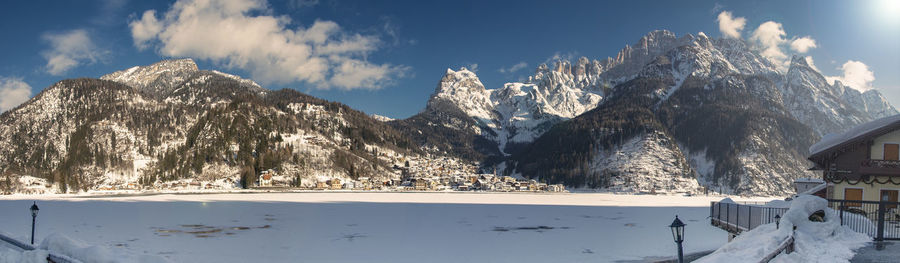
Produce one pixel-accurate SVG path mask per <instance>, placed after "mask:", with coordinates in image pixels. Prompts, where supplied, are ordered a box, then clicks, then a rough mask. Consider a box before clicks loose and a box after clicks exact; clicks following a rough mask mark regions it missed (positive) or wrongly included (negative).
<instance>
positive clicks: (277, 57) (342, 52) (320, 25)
mask: <svg viewBox="0 0 900 263" xmlns="http://www.w3.org/2000/svg"><path fill="white" fill-rule="evenodd" d="M271 13H272V10H270V9H269V7H268V4H267V3H266V2H265V1H263V0H234V1H204V0H180V1H178V2H176V3H175V4H174V5H172V7H171V8H170V9H169V10H168V11H166V12H165V14H162V15H161V16H160V17H157V14H156V12H155V11H154V10H148V11H146V12H144V14H143V15H142V17H141V18H140V19H138V20H133V21H131V22H130V23H129V27H130V28H131V33H132V38H133V39H134V43H135V46H136V47H137V48H139V49H142V48H148V47H153V48H155V49H156V51H157V52H158V53H159V54H161V55H164V56H169V57H192V58H196V59H207V60H211V61H212V62H214V63H216V64H219V65H221V66H224V67H226V68H237V69H243V70H247V71H249V72H250V74H251V75H252V77H253V78H254V80H257V81H260V82H262V83H264V84H268V83H292V82H306V83H309V84H312V85H313V86H314V87H316V88H320V89H328V88H340V89H358V88H362V89H378V88H381V87H383V86H385V85H388V84H391V83H392V82H393V80H394V79H396V78H399V77H402V76H403V75H404V74H405V72H406V71H408V67H405V66H395V65H391V64H373V63H371V62H368V61H367V59H366V58H367V57H368V55H369V54H371V53H372V52H375V51H377V50H378V45H379V44H380V42H381V41H380V39H379V38H377V37H375V36H366V35H361V34H357V33H351V32H346V31H345V30H344V29H342V28H341V27H340V26H339V25H338V24H337V23H335V22H332V21H323V20H317V21H315V22H314V23H313V24H312V25H310V26H309V27H306V28H304V27H302V26H301V27H297V28H288V26H289V25H290V24H291V19H290V18H289V17H287V16H272V15H270V14H271Z"/></svg>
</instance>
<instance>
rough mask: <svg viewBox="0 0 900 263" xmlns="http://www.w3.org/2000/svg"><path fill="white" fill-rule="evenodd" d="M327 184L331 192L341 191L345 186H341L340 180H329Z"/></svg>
mask: <svg viewBox="0 0 900 263" xmlns="http://www.w3.org/2000/svg"><path fill="white" fill-rule="evenodd" d="M326 183H328V188H329V189H331V190H341V188H342V187H343V186H344V185H343V184H341V179H338V178H334V179H331V180H328V182H326Z"/></svg>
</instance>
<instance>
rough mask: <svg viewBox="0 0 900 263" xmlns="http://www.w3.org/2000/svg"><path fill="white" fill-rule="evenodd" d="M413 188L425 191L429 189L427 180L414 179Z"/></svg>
mask: <svg viewBox="0 0 900 263" xmlns="http://www.w3.org/2000/svg"><path fill="white" fill-rule="evenodd" d="M412 186H413V189H415V190H418V191H424V190H425V189H426V188H427V187H428V183H427V182H426V181H425V179H422V178H417V179H413V181H412Z"/></svg>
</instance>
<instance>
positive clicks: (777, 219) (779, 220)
mask: <svg viewBox="0 0 900 263" xmlns="http://www.w3.org/2000/svg"><path fill="white" fill-rule="evenodd" d="M780 224H781V216H780V215H775V229H778V225H780Z"/></svg>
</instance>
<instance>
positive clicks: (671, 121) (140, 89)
mask: <svg viewBox="0 0 900 263" xmlns="http://www.w3.org/2000/svg"><path fill="white" fill-rule="evenodd" d="M897 113H898V112H897V110H896V109H895V108H894V107H893V106H892V105H891V104H890V103H888V102H887V100H886V99H885V98H884V97H883V96H882V95H881V94H880V93H879V92H878V91H877V90H869V91H866V92H859V91H857V90H855V89H853V88H850V87H847V86H845V85H843V84H842V83H840V82H839V81H835V82H834V83H828V81H827V80H826V78H825V77H824V76H823V75H822V74H821V73H820V72H818V71H817V70H816V69H815V68H813V67H811V66H810V65H809V64H808V63H807V61H806V59H804V58H802V57H796V56H795V57H794V58H793V59H792V61H791V63H790V65H789V66H788V67H787V68H786V69H779V67H776V66H775V64H774V63H772V62H771V61H769V60H768V59H766V58H765V57H763V56H761V55H760V54H759V52H758V51H757V49H756V47H754V46H753V45H751V44H748V43H747V42H745V41H743V40H739V39H711V38H709V37H708V36H706V35H705V34H703V33H698V34H696V35H693V34H687V35H684V36H681V37H678V36H676V35H675V34H674V33H672V32H669V31H664V30H660V31H653V32H650V33H648V34H647V35H646V36H644V37H642V38H640V39H639V40H638V41H637V42H636V43H635V44H634V45H630V46H625V47H624V48H623V49H622V50H620V51H619V52H618V53H617V54H616V55H615V56H614V57H609V58H605V59H601V60H591V59H588V58H579V59H578V60H576V61H574V63H573V62H570V61H567V60H556V61H553V62H551V63H550V64H542V65H539V66H538V67H537V69H536V70H535V72H534V74H533V75H531V76H530V77H528V78H527V79H526V80H524V81H521V82H510V83H506V84H504V85H502V86H499V87H485V86H484V84H483V83H482V82H481V81H480V80H479V78H478V76H477V75H476V74H475V73H474V72H472V71H469V70H467V69H465V68H462V69H459V70H452V69H447V71H446V72H445V74H444V76H443V77H442V78H441V79H440V81H439V82H438V84H437V87H436V88H435V89H434V93H433V94H432V96H431V97H430V98H429V100H428V103H427V106H426V107H425V109H424V110H423V111H422V112H420V113H419V114H416V115H414V116H412V117H410V118H407V119H401V120H392V119H389V118H385V117H382V116H378V115H372V116H369V115H366V114H364V113H362V112H359V111H356V110H353V109H351V108H349V107H347V106H345V105H342V104H339V103H333V102H328V101H324V100H321V99H317V98H314V97H310V96H307V95H304V94H301V93H299V92H296V91H293V90H280V91H271V90H267V89H264V88H262V87H260V86H259V85H258V84H257V83H255V82H253V81H252V80H247V79H243V78H240V77H239V76H235V75H230V74H226V73H222V72H218V71H208V70H200V69H199V68H198V67H197V65H196V64H195V63H194V62H193V61H192V60H190V59H178V60H166V61H161V62H159V63H155V64H152V65H147V66H137V67H132V68H129V69H126V70H122V71H117V72H114V73H111V74H107V75H104V76H102V77H101V78H100V79H74V80H63V81H60V82H58V83H56V84H54V85H53V86H51V87H49V88H47V89H45V90H44V91H42V92H41V93H40V94H38V95H37V96H35V97H34V98H32V99H31V100H29V101H28V102H26V103H24V104H23V105H22V106H20V107H18V108H16V109H14V110H11V111H8V112H5V113H3V114H2V115H0V134H2V135H3V136H2V137H0V172H2V173H3V174H4V175H14V176H24V175H30V176H32V177H36V178H43V179H46V180H49V181H51V182H54V183H56V184H58V185H61V186H62V187H61V188H62V189H64V191H65V190H66V189H98V188H104V187H112V186H121V185H123V184H138V185H143V186H144V187H157V186H159V185H160V184H165V183H167V182H173V181H183V180H206V181H215V180H219V181H220V182H226V181H227V179H229V178H232V177H234V178H238V177H239V178H238V179H239V180H244V181H245V180H250V179H253V177H254V176H256V175H258V174H259V172H261V171H264V170H268V169H275V170H278V171H279V172H280V173H281V174H285V175H290V176H295V177H296V179H297V181H296V182H297V183H301V182H302V183H303V184H311V183H314V182H315V181H316V180H318V179H317V178H322V177H329V178H330V177H341V178H355V177H359V176H372V177H375V176H388V177H390V176H397V174H396V173H397V171H394V170H393V169H391V168H390V167H391V164H392V163H393V162H395V161H397V160H398V158H402V156H408V155H419V154H422V153H428V154H433V155H435V156H452V157H458V158H462V159H466V160H471V161H478V162H480V163H481V165H482V168H484V170H485V171H489V170H495V171H499V172H503V173H506V174H510V175H516V176H524V177H530V178H537V179H540V180H546V181H548V182H551V183H565V184H567V185H568V186H574V187H589V188H604V189H611V190H616V191H628V192H654V191H656V192H659V191H674V192H697V191H701V190H702V189H703V188H706V189H709V190H712V191H719V192H726V193H750V194H773V195H777V194H783V193H785V192H789V191H790V189H791V184H790V182H791V181H793V179H795V178H798V177H801V176H811V174H808V172H807V171H806V168H807V161H806V160H805V157H806V155H807V149H808V148H809V146H810V145H811V144H812V143H814V142H815V141H817V140H818V138H820V137H821V136H823V135H825V134H829V133H834V132H839V131H841V130H844V129H846V128H847V127H851V126H853V125H856V124H859V123H862V122H865V121H868V120H872V119H874V118H878V117H883V116H890V115H895V114H897ZM29 180H30V179H29ZM6 181H7V182H9V179H7V180H6ZM221 184H225V183H220V185H221ZM0 190H2V189H0Z"/></svg>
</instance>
